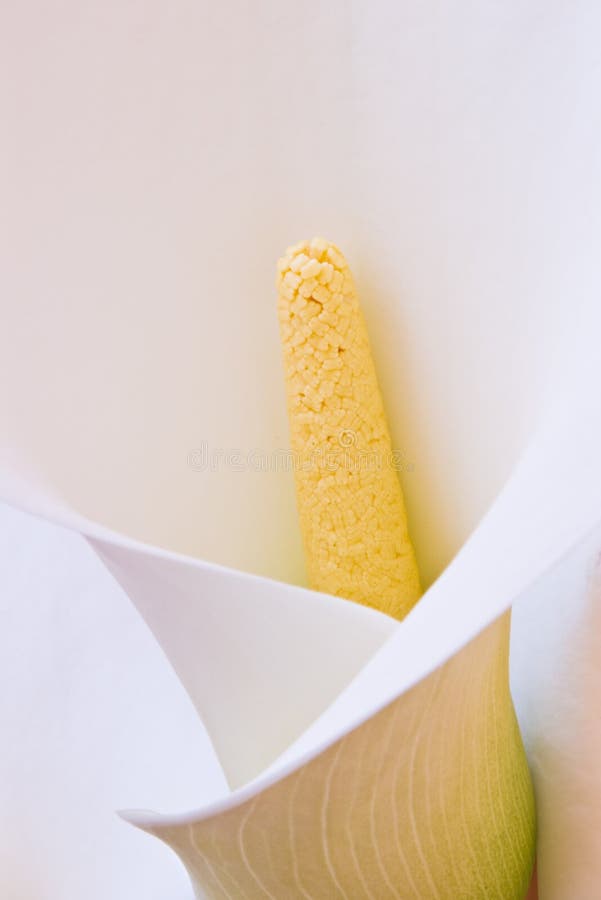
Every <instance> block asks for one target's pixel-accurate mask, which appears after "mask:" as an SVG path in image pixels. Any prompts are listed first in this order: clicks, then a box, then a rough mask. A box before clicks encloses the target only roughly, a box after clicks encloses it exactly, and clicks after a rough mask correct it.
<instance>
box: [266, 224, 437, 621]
mask: <svg viewBox="0 0 601 900" xmlns="http://www.w3.org/2000/svg"><path fill="white" fill-rule="evenodd" d="M277 287H278V315H279V321H280V330H281V337H282V344H283V351H284V368H285V376H286V390H287V399H288V416H289V421H290V438H291V450H292V454H293V461H294V469H295V478H296V491H297V501H298V507H299V516H300V524H301V530H302V535H303V542H304V547H305V557H306V562H307V569H308V575H309V582H310V585H311V587H312V588H314V589H315V590H318V591H323V592H325V593H329V594H336V595H337V596H340V597H346V598H347V599H349V600H354V601H356V602H358V603H363V604H365V605H367V606H372V607H375V608H377V609H379V610H381V611H382V612H386V613H388V614H389V615H392V616H395V617H396V618H399V619H401V618H403V616H404V615H406V614H407V613H408V612H409V610H410V609H411V607H412V606H413V605H414V604H415V602H416V601H417V600H418V598H419V595H420V585H419V576H418V572H417V566H416V563H415V557H414V553H413V548H412V546H411V543H410V541H409V536H408V532H407V517H406V513H405V505H404V502H403V496H402V493H401V486H400V482H399V476H398V471H399V460H398V456H397V455H395V454H393V451H392V446H391V441H390V435H389V432H388V427H387V424H386V418H385V415H384V407H383V404H382V397H381V394H380V390H379V387H378V382H377V378H376V372H375V369H374V364H373V360H372V356H371V350H370V346H369V339H368V335H367V329H366V326H365V321H364V319H363V315H362V313H361V309H360V307H359V303H358V300H357V295H356V292H355V286H354V283H353V278H352V275H351V272H350V269H349V267H348V265H347V262H346V260H345V258H344V256H343V255H342V253H341V252H340V250H339V249H338V247H336V246H335V245H334V244H331V243H329V242H328V241H325V240H323V239H320V238H314V239H313V240H311V241H305V242H303V243H300V244H296V245H295V246H294V247H291V248H289V249H288V251H287V252H286V255H285V256H284V257H283V258H282V259H281V260H280V261H279V262H278V278H277Z"/></svg>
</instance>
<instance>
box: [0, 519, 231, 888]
mask: <svg viewBox="0 0 601 900" xmlns="http://www.w3.org/2000/svg"><path fill="white" fill-rule="evenodd" d="M0 682H1V684H2V689H1V690H0V734H1V740H0V809H1V814H0V897H2V898H3V900H82V898H84V897H85V898H86V900H109V898H110V900H142V898H144V900H190V898H191V897H192V896H193V895H192V890H191V887H190V885H189V881H188V877H187V875H186V873H185V870H184V868H183V866H182V865H181V863H180V862H179V860H178V859H177V857H176V856H175V854H173V853H172V852H171V851H170V850H169V849H168V848H167V847H165V846H164V845H162V844H160V843H159V842H158V841H157V840H156V839H155V838H152V837H150V836H149V835H146V834H145V833H143V832H141V831H138V830H137V829H135V828H133V827H132V826H131V825H128V824H126V823H125V822H123V821H122V820H121V819H120V818H118V816H117V815H116V814H115V810H116V809H118V808H120V807H121V808H123V807H127V806H131V807H139V806H145V807H150V808H156V809H165V810H167V809H171V810H173V811H176V810H180V809H182V810H183V809H186V808H187V807H188V806H189V805H195V804H196V803H200V801H201V800H204V798H205V797H211V796H212V794H213V793H215V794H216V793H218V790H217V789H218V788H219V787H221V781H220V774H219V771H218V769H217V766H216V764H215V761H214V758H213V755H212V752H211V750H210V747H209V746H208V743H207V741H206V739H205V735H204V731H203V729H202V726H201V725H200V723H199V720H198V717H197V716H196V714H195V713H194V711H193V709H192V707H191V704H190V703H189V701H188V699H187V697H186V696H185V694H184V692H183V690H182V688H181V686H180V685H179V683H178V682H177V680H176V678H175V676H174V675H173V673H172V671H171V668H170V666H169V664H168V663H167V662H166V660H165V658H164V656H163V654H162V652H161V650H160V649H159V648H158V646H157V644H156V642H155V641H154V638H153V637H152V635H151V634H150V632H149V631H148V629H147V627H146V625H145V624H144V622H143V621H142V619H141V618H140V616H139V615H138V614H137V613H136V612H135V610H134V609H133V607H132V606H131V604H130V602H129V600H128V599H127V597H126V596H125V595H124V594H123V592H122V591H121V589H120V588H119V587H118V586H117V585H116V584H115V583H114V582H113V580H112V578H111V576H110V575H109V574H108V573H107V572H106V571H105V569H104V567H103V566H102V565H101V564H100V563H99V562H98V560H97V559H96V557H95V555H94V554H93V553H92V552H91V550H90V549H89V548H88V547H87V545H86V543H85V542H84V540H83V539H82V538H81V537H79V536H77V535H74V534H71V533H69V532H66V531H63V530H62V529H59V528H57V527H55V526H52V525H48V524H46V523H44V522H40V521H37V520H35V519H33V518H31V517H29V516H26V515H23V514H22V513H19V512H15V511H14V510H12V509H11V508H9V507H7V506H4V505H0Z"/></svg>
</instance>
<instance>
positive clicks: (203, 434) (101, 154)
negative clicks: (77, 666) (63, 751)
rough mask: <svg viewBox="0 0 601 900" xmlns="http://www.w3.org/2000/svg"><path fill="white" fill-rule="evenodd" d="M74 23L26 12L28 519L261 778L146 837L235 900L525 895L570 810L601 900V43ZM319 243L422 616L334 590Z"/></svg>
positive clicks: (496, 29)
mask: <svg viewBox="0 0 601 900" xmlns="http://www.w3.org/2000/svg"><path fill="white" fill-rule="evenodd" d="M61 9H62V11H61V15H60V17H59V15H58V13H57V12H56V11H55V10H52V9H49V8H48V7H47V6H45V5H43V4H41V3H39V2H38V0H26V2H25V3H23V4H19V5H18V6H15V7H14V8H13V9H11V10H7V11H5V12H4V13H3V14H2V15H3V18H5V19H6V22H5V23H4V25H5V27H3V28H2V29H1V32H2V35H3V37H2V42H3V52H2V54H1V56H2V60H3V62H2V65H3V66H4V67H5V68H6V69H7V74H8V76H9V79H10V82H11V83H12V85H13V92H12V95H11V97H10V98H9V102H8V105H7V110H6V116H5V118H6V119H7V121H8V122H9V129H8V133H9V135H10V136H9V140H8V142H7V148H8V149H7V151H3V152H8V162H9V165H7V166H5V167H4V171H5V172H6V174H7V176H8V177H6V178H5V183H4V184H3V187H2V194H3V197H4V202H3V205H4V207H5V211H6V215H5V217H4V219H5V223H6V240H3V244H4V247H5V248H6V249H7V250H8V252H7V253H6V255H5V258H4V259H3V263H2V267H1V274H0V278H1V279H2V282H1V288H2V295H3V297H4V298H5V303H6V304H7V311H6V320H7V327H6V328H5V329H3V331H2V333H1V334H0V341H1V346H0V366H1V367H2V369H1V378H0V383H2V385H3V388H4V390H3V392H2V398H1V402H0V423H1V430H2V435H3V440H2V443H3V446H4V447H5V448H6V451H7V452H6V453H5V454H4V463H3V468H2V478H1V481H0V496H1V497H2V498H3V499H4V500H6V501H7V502H9V503H12V504H13V505H15V506H17V507H18V508H20V509H22V510H25V511H27V512H29V513H31V514H33V515H35V516H38V517H42V518H46V519H48V520H50V521H52V522H54V523H56V524H59V525H61V526H64V527H65V528H67V529H70V530H71V531H73V532H75V533H77V534H80V535H83V536H84V538H85V539H86V541H87V542H88V544H89V545H90V546H91V547H92V549H93V550H94V551H95V553H96V554H97V556H98V557H99V558H100V560H101V561H102V562H103V563H104V565H105V566H106V568H107V569H108V570H109V571H110V572H111V574H112V575H113V576H114V577H115V578H116V580H117V581H118V582H119V584H120V585H121V587H122V588H123V589H124V591H125V592H126V594H127V595H128V596H129V598H130V599H131V601H132V603H133V604H134V606H135V608H136V609H137V610H138V611H139V613H140V614H141V616H142V617H143V619H144V620H145V622H146V623H147V624H148V625H149V627H150V629H151V631H152V632H153V634H154V636H155V638H156V640H157V641H158V643H159V644H160V646H161V647H162V649H163V651H164V653H165V654H166V657H167V658H168V660H169V662H170V664H171V666H172V667H173V669H174V670H175V672H176V674H177V676H178V677H179V679H180V682H181V684H182V686H183V688H184V689H185V691H186V692H187V694H188V695H189V697H190V699H191V701H192V703H193V704H194V707H195V709H196V710H197V712H198V715H199V719H200V720H201V721H202V723H203V724H204V727H205V728H206V730H207V732H208V734H209V736H210V739H211V741H212V744H213V747H214V749H215V753H216V755H217V758H218V761H219V765H220V767H221V770H222V772H223V775H224V778H225V779H226V780H227V785H226V784H225V782H224V785H223V787H220V789H219V791H218V792H217V795H216V794H215V793H213V794H212V795H211V796H210V797H209V798H208V799H207V800H206V802H203V798H202V797H201V798H200V799H199V798H198V796H196V795H195V796H194V797H191V799H190V804H189V807H188V810H187V811H184V812H181V813H169V814H159V813H150V812H140V811H137V812H132V811H129V812H127V813H123V815H124V817H125V818H127V819H128V820H129V821H131V822H133V823H134V824H136V825H138V826H140V828H142V829H144V830H145V831H148V832H151V833H152V834H154V835H156V836H158V837H159V838H161V839H162V840H163V841H165V842H166V843H167V844H169V845H170V846H171V847H172V848H173V849H174V850H175V851H176V852H177V853H178V855H179V856H180V858H181V859H182V861H183V862H184V864H185V866H186V868H187V870H188V872H189V874H190V877H191V879H192V882H193V885H194V889H195V891H196V893H197V896H199V897H200V896H203V895H206V896H208V897H215V898H227V897H231V898H245V897H249V898H250V897H252V898H255V897H257V898H259V897H267V898H269V897H271V898H277V900H281V898H285V897H290V898H293V897H310V898H313V900H318V898H321V897H324V898H325V897H328V898H329V897H334V896H337V897H347V898H355V897H377V898H378V900H379V898H383V897H401V898H410V897H416V898H422V900H425V898H436V897H439V898H447V897H448V898H458V897H467V896H473V897H482V898H485V897H486V898H489V897H494V896H498V897H499V898H504V900H510V898H516V900H520V898H522V897H523V896H524V894H525V893H526V891H527V889H528V884H529V880H530V876H531V870H532V866H533V862H534V852H535V830H534V823H535V805H536V814H537V818H538V849H537V860H538V862H537V868H538V891H539V896H540V898H541V900H565V898H566V897H569V898H570V900H580V898H583V900H584V898H587V897H592V896H594V886H595V885H597V884H599V883H601V873H600V872H599V862H598V858H597V857H598V856H599V854H598V852H597V850H598V848H597V839H596V834H597V833H598V828H597V825H598V819H599V810H600V809H601V805H600V803H599V802H597V800H598V799H599V800H601V798H599V797H598V794H599V790H598V783H597V782H598V778H597V777H596V775H597V773H596V768H597V765H598V764H597V762H596V761H597V759H598V752H599V750H600V749H601V748H600V747H599V744H600V738H599V735H598V733H597V731H598V729H597V728H596V726H595V720H594V717H593V712H592V711H593V710H594V709H595V705H596V703H597V700H598V694H599V692H600V691H601V679H600V678H599V673H598V671H597V669H598V663H597V659H596V655H597V654H596V653H595V646H596V645H595V640H594V635H596V633H597V629H598V609H597V607H598V587H597V580H596V576H595V575H594V571H595V562H594V561H595V560H596V558H597V555H598V552H599V548H600V545H601V532H600V531H599V527H600V525H601V480H600V479H599V477H598V471H597V469H598V458H599V453H600V451H601V408H600V405H599V400H598V396H597V394H598V391H597V389H596V385H597V383H598V377H599V374H600V373H599V371H598V370H599V363H598V361H597V358H598V351H597V348H596V346H595V335H596V333H597V329H598V326H599V314H598V300H597V285H598V284H599V276H600V274H601V273H600V271H599V268H600V264H599V259H598V252H597V245H596V240H595V239H596V238H597V237H598V234H599V226H600V222H599V218H598V212H597V211H598V209H599V208H601V206H600V205H599V204H598V203H597V202H596V201H597V199H600V198H599V188H600V181H599V166H598V162H597V160H596V155H595V151H596V143H595V142H596V140H597V132H596V130H595V129H596V128H597V118H596V117H595V106H594V103H595V101H596V90H595V78H596V77H598V75H597V72H596V66H597V55H598V54H597V40H596V34H597V33H598V31H597V29H598V27H599V24H600V20H601V11H600V10H599V9H598V8H597V7H596V5H595V4H593V3H592V2H590V3H583V4H579V5H578V8H577V9H574V8H571V9H570V10H563V9H558V8H551V9H550V8H549V7H548V5H544V6H543V5H540V4H538V3H537V2H534V0H532V2H527V3H518V2H517V0H512V2H510V3H509V4H503V6H502V8H501V7H500V6H498V7H497V6H491V5H490V4H484V5H482V6H481V7H479V8H475V7H474V4H472V3H467V2H464V0H461V2H460V3H458V4H453V6H452V8H451V5H449V7H448V9H446V8H444V9H443V8H441V5H440V4H439V3H434V2H430V0H427V2H425V3H420V4H414V3H402V4H400V5H398V6H391V5H390V4H386V3H383V2H376V3H375V4H370V5H369V7H368V6H367V5H366V4H361V3H354V2H353V3H350V4H344V3H334V4H329V5H327V6H326V7H324V6H323V5H320V4H311V3H310V4H309V5H308V6H307V5H305V6H304V7H303V8H302V10H300V9H299V8H298V7H293V6H291V5H288V6H287V5H285V4H284V6H282V5H281V4H277V3H275V2H269V0H267V2H262V3H260V4H258V5H255V4H252V5H245V4H242V3H239V2H235V3H233V4H226V5H222V6H214V7H210V8H209V7H208V6H205V5H202V4H201V5H197V6H190V5H189V4H186V3H183V2H179V0H178V2H175V3H174V4H170V5H169V7H166V6H164V5H161V4H159V3H155V2H151V3H149V4H147V5H145V6H144V7H140V6H138V5H135V4H133V5H130V4H125V5H123V4H117V3H113V2H112V0H111V2H109V3H108V4H103V5H102V8H100V7H99V8H97V9H91V8H90V9H87V8H86V9H83V8H81V6H80V5H78V4H76V3H75V2H73V0H68V2H67V3H66V4H65V5H64V6H63V7H62V8H61ZM3 178H4V176H3ZM317 232H319V233H324V234H328V235H330V236H332V237H333V238H334V239H335V240H336V241H337V242H338V243H340V245H341V246H343V247H344V249H345V251H346V253H347V255H348V257H349V259H350V260H351V261H352V264H353V268H354V270H355V274H356V280H357V284H358V289H359V293H360V294H361V296H362V300H363V307H364V311H365V315H366V318H367V323H368V328H369V331H370V336H371V341H372V347H373V351H374V356H375V359H376V364H377V367H378V373H379V377H380V381H381V386H382V392H383V395H384V400H385V405H386V408H387V411H388V416H389V421H390V425H391V432H392V437H393V441H394V443H395V446H396V447H397V449H398V450H399V451H400V453H401V458H402V460H403V466H402V467H401V468H402V471H401V478H402V481H403V487H404V491H405V496H406V499H407V506H408V514H409V519H410V522H411V526H412V527H411V530H412V535H413V539H414V544H415V548H416V553H417V556H418V561H419V564H420V570H421V573H422V576H423V578H424V581H425V584H426V587H427V591H426V593H425V595H424V597H423V598H422V599H421V600H420V602H419V603H418V605H417V606H416V607H415V609H414V610H413V611H412V612H411V614H410V615H409V616H408V617H407V618H406V619H405V620H404V621H403V622H402V623H396V622H395V621H393V620H392V619H389V618H388V617H386V616H384V615H382V614H379V613H377V612H375V611H374V610H370V609H366V608H363V607H359V606H357V605H355V604H352V603H349V602H347V601H345V600H343V599H340V598H335V597H330V596H326V595H321V594H316V593H315V592H312V591H310V590H308V589H307V588H305V587H303V583H304V569H303V561H302V555H301V541H300V535H299V530H298V523H297V518H296V511H295V504H294V487H293V478H292V472H290V471H287V470H286V468H285V466H284V465H282V460H285V459H286V453H285V451H286V447H287V443H286V442H287V423H286V413H285V403H284V386H283V377H282V372H281V361H280V346H279V339H278V328H277V320H276V316H275V305H274V302H275V301H274V297H273V291H272V289H271V285H272V284H273V266H274V261H275V259H276V258H277V256H278V255H279V254H280V252H281V251H282V249H283V247H285V246H286V245H287V244H289V243H292V242H293V241H294V240H295V239H297V238H298V237H299V236H303V235H310V234H313V233H317ZM512 606H513V608H514V612H513V619H514V628H513V640H512V652H511V676H512V688H513V693H514V697H515V702H516V708H517V714H518V719H519V723H520V726H521V729H522V734H523V736H524V741H525V745H526V751H527V754H528V762H529V765H530V770H531V772H532V775H533V779H534V792H533V789H532V784H531V780H530V774H529V770H528V766H527V764H526V757H525V756H524V753H523V748H522V743H521V737H520V732H519V729H518V724H517V720H516V717H515V714H514V711H513V704H512V700H511V696H510V693H509V662H510V659H509V610H510V608H511V607H512ZM535 798H536V799H535ZM124 802H125V803H126V802H127V798H124ZM31 827H32V828H33V827H36V825H35V824H33V823H32V826H31ZM157 852H160V849H159V845H158V844H157Z"/></svg>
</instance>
